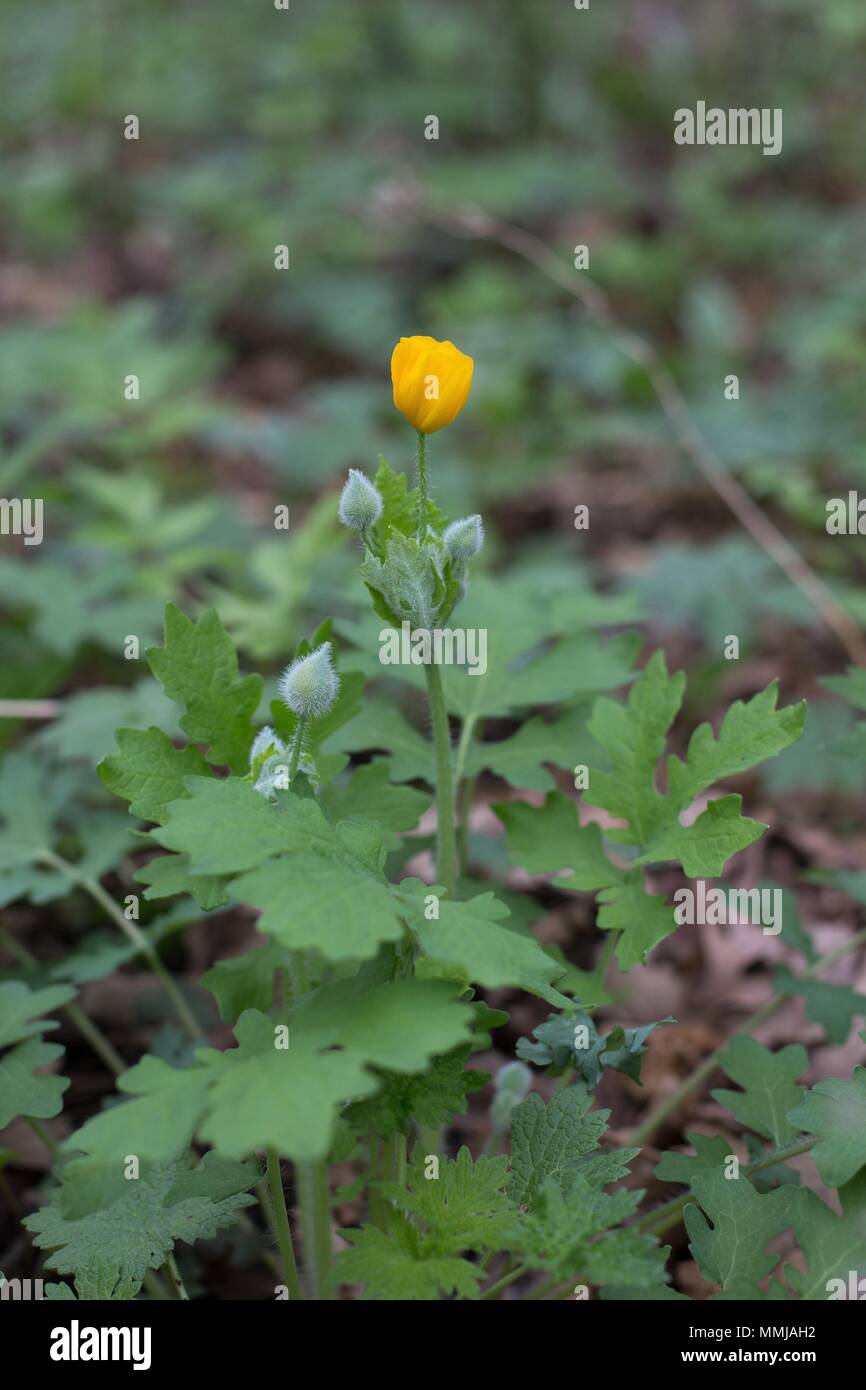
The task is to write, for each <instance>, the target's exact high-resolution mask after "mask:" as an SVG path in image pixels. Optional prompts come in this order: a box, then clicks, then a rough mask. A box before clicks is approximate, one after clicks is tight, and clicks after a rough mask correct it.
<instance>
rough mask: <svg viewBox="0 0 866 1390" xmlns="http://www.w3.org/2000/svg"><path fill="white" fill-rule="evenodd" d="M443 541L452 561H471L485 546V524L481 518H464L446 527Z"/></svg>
mask: <svg viewBox="0 0 866 1390" xmlns="http://www.w3.org/2000/svg"><path fill="white" fill-rule="evenodd" d="M442 539H443V541H444V542H445V549H446V550H447V551H448V554H449V555H450V556H451V559H452V560H471V559H472V556H473V555H477V554H478V552H479V550H480V549H481V547H482V545H483V544H484V523H483V522H482V520H481V517H480V516H477V515H476V516H464V517H462V518H461V520H460V521H452V523H451V525H450V526H446V528H445V533H444V535H443V536H442Z"/></svg>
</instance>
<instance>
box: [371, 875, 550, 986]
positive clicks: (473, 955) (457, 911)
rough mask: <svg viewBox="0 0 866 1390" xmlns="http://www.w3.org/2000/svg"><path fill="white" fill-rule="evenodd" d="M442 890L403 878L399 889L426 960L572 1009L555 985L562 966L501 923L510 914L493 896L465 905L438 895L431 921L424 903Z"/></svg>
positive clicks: (528, 938) (533, 941)
mask: <svg viewBox="0 0 866 1390" xmlns="http://www.w3.org/2000/svg"><path fill="white" fill-rule="evenodd" d="M441 892H442V889H441V888H430V887H428V885H427V884H425V883H421V882H420V881H419V880H418V879H403V880H402V882H401V883H400V885H399V891H398V896H399V899H400V901H401V903H402V904H403V907H404V911H405V917H406V921H407V923H408V924H409V926H410V927H411V928H412V930H413V931H414V933H415V935H416V936H417V938H418V941H419V943H420V945H421V948H422V950H423V951H424V954H425V955H426V956H428V957H429V958H430V959H431V960H434V961H441V962H444V963H447V964H449V965H455V966H458V967H459V968H460V971H461V972H462V974H463V977H464V978H465V979H468V980H472V981H474V982H475V983H477V984H479V985H484V986H486V987H487V988H489V989H496V988H498V987H500V986H503V985H513V986H517V987H520V988H522V989H527V990H529V992H530V993H531V994H537V995H540V997H541V998H542V999H546V1000H547V1001H548V1003H551V1004H555V1005H557V1006H558V1007H560V1008H562V1007H566V1008H567V1007H568V1006H569V1004H570V1003H571V1001H570V1000H569V999H568V998H567V996H566V995H564V994H560V993H559V991H558V990H557V989H555V988H554V987H553V986H552V984H551V981H552V980H555V979H557V978H558V977H559V975H561V973H562V968H561V966H559V965H558V964H557V962H556V961H555V960H553V959H552V958H551V957H550V956H548V955H547V954H546V952H545V951H544V950H543V949H542V947H541V946H540V945H539V943H538V942H537V941H536V939H535V937H534V936H532V935H530V934H527V935H524V934H523V933H522V932H518V931H511V930H509V928H508V927H506V926H503V925H502V922H503V920H504V919H505V918H507V917H508V916H509V910H508V908H507V907H505V906H504V905H503V904H502V903H499V902H497V901H496V899H495V898H494V896H493V894H492V893H480V894H479V895H478V897H475V898H472V899H470V901H469V902H461V903H452V902H449V901H448V900H447V899H446V898H442V897H439V901H438V918H435V919H431V920H428V918H427V916H426V908H425V900H426V899H427V898H429V897H430V896H431V895H434V894H435V895H437V896H438V895H439V894H441Z"/></svg>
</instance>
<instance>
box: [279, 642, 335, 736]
mask: <svg viewBox="0 0 866 1390" xmlns="http://www.w3.org/2000/svg"><path fill="white" fill-rule="evenodd" d="M278 689H279V692H280V697H281V699H283V700H284V701H285V703H286V704H287V705H288V707H289V709H290V710H292V711H293V712H294V713H295V714H296V715H298V717H299V718H300V719H320V718H321V716H322V715H323V714H327V713H328V710H329V709H330V708H331V706H332V705H333V703H334V701H335V700H336V698H337V691H338V690H339V689H340V678H339V676H338V675H337V673H336V671H335V670H334V668H333V666H332V664H331V644H330V642H323V643H322V645H321V646H320V647H316V649H315V651H313V652H310V654H309V656H302V657H299V658H298V660H297V661H293V662H292V664H291V666H287V667H286V669H285V671H284V672H283V674H282V675H281V676H280V679H279V683H278Z"/></svg>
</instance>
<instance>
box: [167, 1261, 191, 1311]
mask: <svg viewBox="0 0 866 1390" xmlns="http://www.w3.org/2000/svg"><path fill="white" fill-rule="evenodd" d="M163 1269H164V1270H165V1277H166V1279H167V1280H168V1283H169V1287H170V1288H171V1289H172V1291H173V1292H174V1296H175V1298H179V1299H181V1300H182V1301H183V1302H184V1303H188V1302H189V1294H188V1293H187V1291H186V1287H185V1286H184V1282H183V1280H182V1279H181V1277H180V1270H179V1269H178V1267H177V1260H176V1259H175V1258H174V1255H173V1254H172V1253H171V1252H169V1253H168V1255H166V1257H165V1264H164V1265H163Z"/></svg>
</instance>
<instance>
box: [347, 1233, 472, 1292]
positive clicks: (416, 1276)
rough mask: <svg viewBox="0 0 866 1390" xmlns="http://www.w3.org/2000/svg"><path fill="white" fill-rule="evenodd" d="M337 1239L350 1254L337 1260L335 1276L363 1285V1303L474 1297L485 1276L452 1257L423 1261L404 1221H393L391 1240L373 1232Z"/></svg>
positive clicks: (425, 1259) (435, 1256) (386, 1236)
mask: <svg viewBox="0 0 866 1390" xmlns="http://www.w3.org/2000/svg"><path fill="white" fill-rule="evenodd" d="M340 1235H341V1236H342V1237H343V1239H344V1240H347V1241H348V1242H349V1245H350V1246H351V1249H349V1250H341V1251H340V1254H339V1255H338V1256H337V1259H336V1261H335V1264H336V1275H337V1276H338V1277H339V1279H340V1282H341V1283H345V1284H362V1285H363V1286H364V1292H363V1293H362V1295H361V1297H362V1298H364V1299H372V1300H379V1301H382V1302H389V1303H391V1302H399V1303H402V1302H420V1301H426V1302H429V1301H431V1300H435V1299H438V1298H442V1297H446V1296H447V1295H449V1294H451V1293H456V1294H458V1295H459V1296H460V1297H461V1298H472V1299H474V1298H477V1297H478V1285H479V1284H480V1282H481V1280H482V1278H483V1270H481V1268H480V1267H479V1266H478V1265H474V1264H472V1263H471V1262H470V1261H469V1260H462V1259H459V1258H458V1257H456V1256H453V1255H429V1256H427V1255H424V1254H423V1253H421V1252H420V1251H419V1248H418V1245H419V1240H418V1236H417V1233H416V1232H415V1230H414V1228H413V1227H412V1226H410V1224H409V1223H408V1222H407V1221H405V1220H403V1221H400V1220H398V1219H395V1220H393V1221H392V1222H391V1231H390V1234H389V1235H385V1233H384V1231H379V1230H376V1228H375V1227H373V1226H364V1227H362V1228H361V1229H360V1230H357V1231H341V1232H340Z"/></svg>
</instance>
